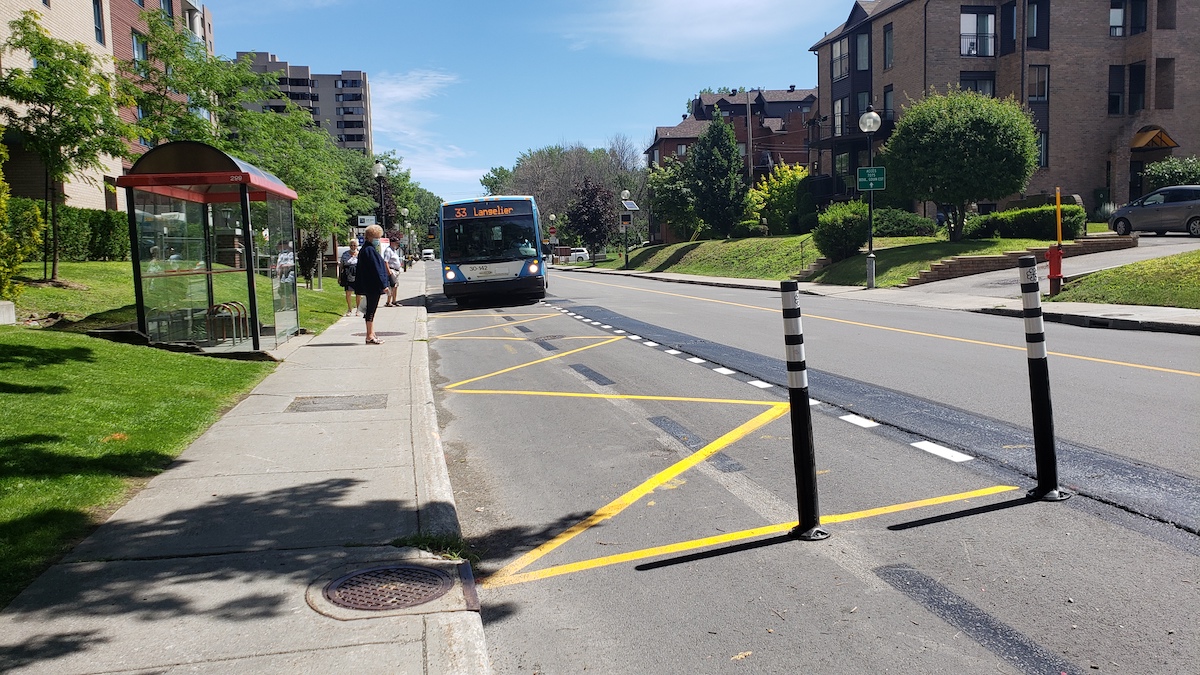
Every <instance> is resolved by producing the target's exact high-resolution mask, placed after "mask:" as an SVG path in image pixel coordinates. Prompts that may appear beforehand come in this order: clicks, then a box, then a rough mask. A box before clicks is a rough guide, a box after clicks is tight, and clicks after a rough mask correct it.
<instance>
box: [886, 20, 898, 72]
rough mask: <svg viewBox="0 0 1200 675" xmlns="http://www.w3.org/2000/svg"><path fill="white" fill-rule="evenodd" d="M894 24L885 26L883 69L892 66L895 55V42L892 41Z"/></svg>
mask: <svg viewBox="0 0 1200 675" xmlns="http://www.w3.org/2000/svg"><path fill="white" fill-rule="evenodd" d="M893 39H894V38H893V36H892V24H890V23H889V24H888V25H886V26H884V27H883V69H884V70H887V69H888V68H891V67H892V59H893V58H894V55H895V44H894V43H893V42H892V40H893Z"/></svg>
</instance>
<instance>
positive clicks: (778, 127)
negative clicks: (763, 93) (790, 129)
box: [762, 117, 783, 133]
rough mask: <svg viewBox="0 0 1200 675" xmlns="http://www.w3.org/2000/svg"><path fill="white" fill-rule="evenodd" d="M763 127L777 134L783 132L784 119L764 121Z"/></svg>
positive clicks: (774, 118) (776, 118) (775, 118)
mask: <svg viewBox="0 0 1200 675" xmlns="http://www.w3.org/2000/svg"><path fill="white" fill-rule="evenodd" d="M762 125H763V126H764V127H766V128H768V129H770V130H771V131H774V132H776V133H778V132H780V131H783V118H782V117H768V118H766V119H765V120H763V121H762Z"/></svg>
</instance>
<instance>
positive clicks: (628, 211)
mask: <svg viewBox="0 0 1200 675" xmlns="http://www.w3.org/2000/svg"><path fill="white" fill-rule="evenodd" d="M621 206H622V207H624V209H625V210H624V211H622V212H621V247H622V248H624V249H625V259H624V260H623V261H622V262H621V269H623V270H627V269H629V227H630V226H631V225H633V212H634V211H637V210H638V205H637V204H636V203H634V202H632V201H630V200H629V190H621Z"/></svg>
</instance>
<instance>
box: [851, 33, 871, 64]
mask: <svg viewBox="0 0 1200 675" xmlns="http://www.w3.org/2000/svg"><path fill="white" fill-rule="evenodd" d="M854 41H855V45H854V64H855V66H854V67H855V68H856V69H857V70H870V69H871V36H870V35H868V34H867V33H859V34H858V35H855V36H854Z"/></svg>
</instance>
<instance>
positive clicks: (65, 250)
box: [9, 197, 129, 262]
mask: <svg viewBox="0 0 1200 675" xmlns="http://www.w3.org/2000/svg"><path fill="white" fill-rule="evenodd" d="M42 205H43V202H42V201H41V200H40V199H26V198H24V197H13V198H12V200H11V202H10V203H9V213H10V214H11V213H13V212H19V211H22V210H26V209H30V208H33V209H37V210H38V212H40V213H42V216H43V220H44V221H45V223H46V231H45V236H46V237H47V238H49V237H50V236H51V234H52V233H51V227H50V216H49V214H47V213H45V212H44V211H43V210H42ZM41 256H42V253H41V251H37V252H35V253H34V254H33V255H32V257H30V258H28V260H31V261H32V260H41ZM58 257H59V260H68V261H71V262H87V261H96V260H125V259H126V258H128V257H129V216H128V215H127V214H125V213H124V212H122V211H101V210H99V209H81V208H77V207H74V206H66V205H60V206H59V207H58Z"/></svg>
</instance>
